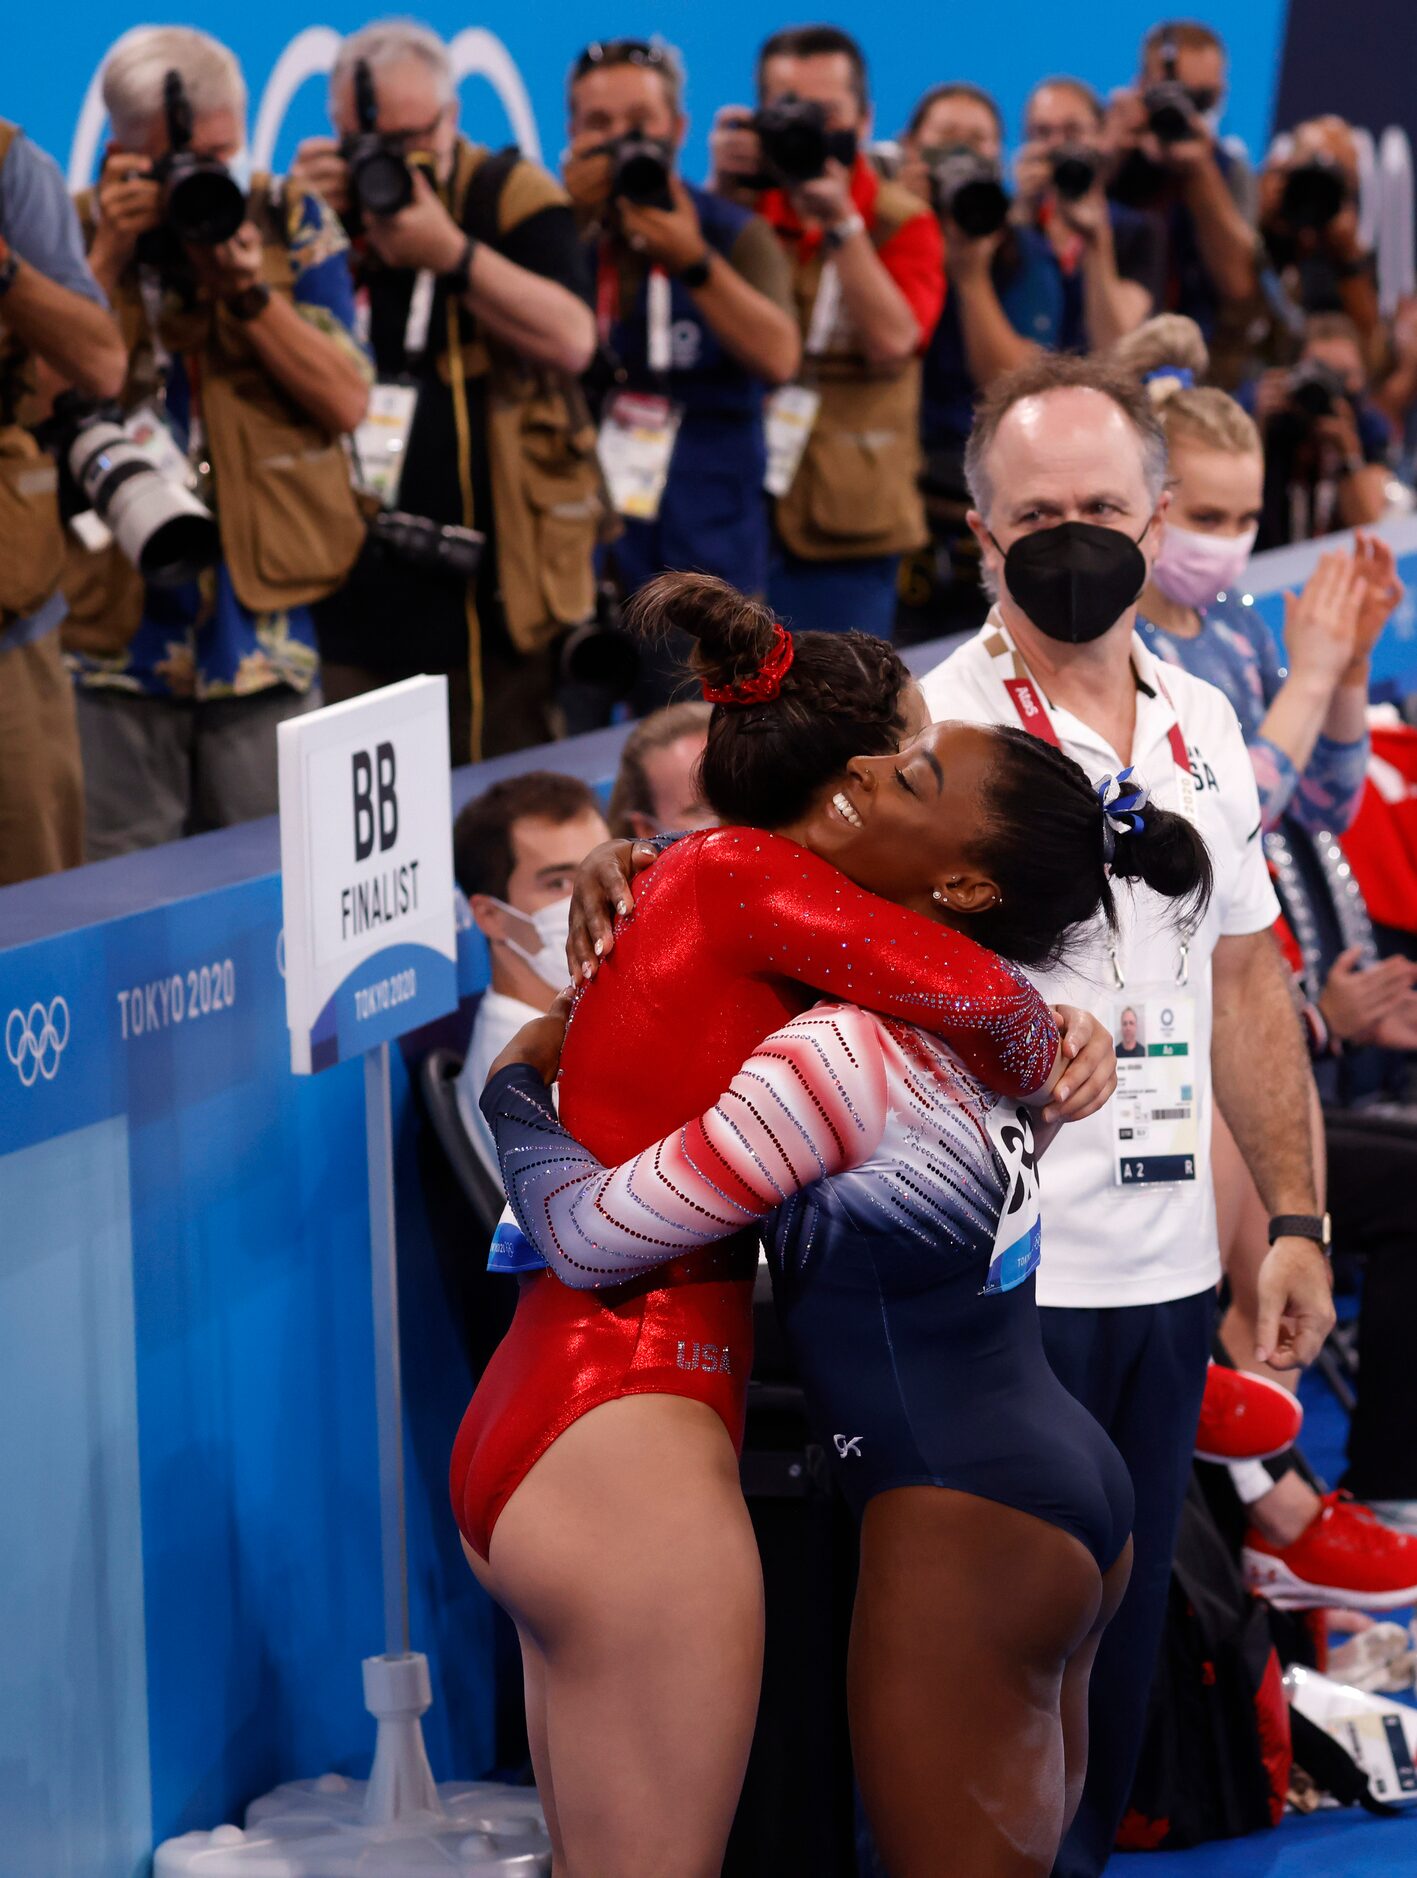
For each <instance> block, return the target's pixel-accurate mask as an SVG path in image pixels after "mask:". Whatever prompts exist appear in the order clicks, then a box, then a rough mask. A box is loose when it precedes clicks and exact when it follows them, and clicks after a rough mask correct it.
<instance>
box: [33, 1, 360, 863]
mask: <svg viewBox="0 0 1417 1878" xmlns="http://www.w3.org/2000/svg"><path fill="white" fill-rule="evenodd" d="M103 101H104V105H105V107H106V109H107V111H108V116H109V121H110V123H111V126H112V133H113V140H112V143H111V145H110V146H109V149H108V152H107V155H106V157H105V161H104V165H103V172H102V175H101V178H100V181H99V184H98V188H97V191H96V192H92V193H89V194H86V195H85V196H84V197H82V198H81V200H80V215H81V218H82V219H84V220H85V221H86V222H87V223H88V224H89V226H90V227H91V229H92V238H91V243H90V260H91V262H92V265H93V269H94V272H95V274H96V275H97V277H98V279H99V281H100V283H101V284H102V285H103V287H104V288H105V289H106V290H107V292H108V294H109V297H110V299H111V300H112V302H113V306H114V310H115V312H116V313H117V314H118V318H119V322H120V325H121V327H122V330H123V334H124V338H125V341H126V343H127V346H128V375H127V382H126V384H125V386H124V390H123V404H124V407H125V409H126V410H128V411H129V412H130V413H135V412H137V411H138V410H139V409H140V408H141V409H143V410H145V411H146V413H147V414H148V418H149V420H150V428H151V430H152V431H153V432H156V433H160V434H161V435H162V436H163V437H164V438H165V440H166V446H167V451H168V454H169V456H170V457H171V458H172V459H173V460H174V461H175V462H176V464H177V465H179V466H180V468H181V470H183V471H186V470H187V469H189V467H190V469H191V470H192V471H193V472H194V473H195V476H196V477H197V478H199V479H200V482H199V487H200V489H201V492H202V494H203V497H204V499H205V500H207V501H208V503H209V505H211V506H212V507H214V509H215V511H216V513H217V520H218V526H219V529H220V542H221V556H220V560H219V561H218V563H217V565H216V567H215V568H214V569H212V570H210V571H209V572H208V573H206V574H204V575H203V576H202V577H201V578H200V579H195V580H187V581H185V582H183V583H182V584H179V585H157V584H154V583H153V582H151V581H149V582H147V583H146V584H144V582H143V581H141V580H140V578H139V576H138V575H137V574H136V573H135V572H134V571H133V570H132V568H131V567H130V566H129V564H128V563H127V562H126V561H122V560H120V558H119V556H118V554H117V551H116V550H115V549H113V548H110V549H108V550H107V551H106V552H104V553H97V554H92V555H87V556H84V557H82V559H80V560H78V561H76V563H75V566H74V569H73V573H72V580H71V585H70V597H71V608H70V619H69V623H68V624H67V625H66V627H65V635H64V637H65V645H66V648H67V649H68V650H69V652H70V653H71V655H72V658H73V662H74V666H75V670H76V674H77V679H78V686H79V690H78V712H79V731H80V736H81V739H82V742H83V749H84V783H85V799H86V808H87V817H88V851H89V856H90V858H91V859H100V858H102V857H104V856H107V855H113V854H121V853H124V852H126V851H128V850H129V849H132V848H139V847H148V846H152V845H154V844H155V843H157V842H162V841H172V840H176V839H177V838H178V837H179V836H181V835H183V834H188V833H193V832H196V831H198V830H200V829H204V828H218V827H224V826H226V825H227V824H229V823H232V822H239V821H245V820H248V819H250V818H251V817H253V816H259V815H269V814H272V813H274V811H275V808H276V727H277V725H278V724H279V723H280V722H281V721H282V720H283V719H285V718H287V717H290V716H292V715H294V714H295V713H297V712H299V711H302V710H304V709H305V708H306V707H307V702H308V700H309V698H310V696H311V693H312V687H313V686H314V684H315V680H316V671H317V658H316V652H315V632H314V622H313V620H312V618H311V614H310V603H311V602H312V601H314V600H316V599H318V598H320V597H321V596H322V595H323V594H326V593H328V592H329V591H330V590H331V589H332V588H333V587H334V586H335V585H336V584H337V583H338V582H339V581H340V580H342V579H343V578H344V576H345V574H346V573H347V572H348V570H349V568H350V566H351V564H352V563H353V560H354V557H355V554H356V553H357V552H358V548H359V543H360V541H361V539H362V535H363V528H362V524H361V522H360V519H359V514H358V511H357V509H356V507H355V504H354V498H353V494H352V492H351V490H350V486H349V474H348V468H347V465H346V462H345V457H344V452H343V449H342V447H341V444H340V441H339V439H340V436H341V433H343V432H346V431H349V430H352V429H353V428H354V426H355V425H356V424H357V423H358V422H359V419H360V418H361V417H362V415H363V413H364V408H365V404H366V402H367V397H368V379H367V370H366V367H365V364H364V360H363V356H362V354H361V351H360V349H359V346H358V344H357V342H356V341H355V338H354V335H353V330H352V328H353V323H354V303H353V296H352V294H351V291H350V286H349V276H348V272H347V269H346V267H345V263H344V254H343V249H344V240H343V237H342V235H341V234H340V231H339V228H338V226H337V224H336V223H335V222H334V220H333V217H332V216H331V215H330V213H329V211H328V210H327V209H326V208H325V206H324V204H323V203H321V202H320V201H319V200H318V198H316V197H313V196H310V195H306V194H304V193H303V192H302V191H301V190H300V189H299V187H298V186H292V185H290V184H287V185H284V186H282V185H280V184H278V183H276V182H273V181H272V180H271V179H270V178H254V179H251V182H250V190H249V194H248V192H247V189H246V186H245V185H246V178H245V174H244V172H245V164H244V160H243V159H244V152H245V141H246V138H245V116H246V88H245V85H244V83H243V81H242V77H241V71H240V68H239V66H238V65H237V63H236V60H235V58H234V57H233V55H232V54H231V53H230V52H229V51H228V50H227V49H226V48H225V47H224V46H222V45H220V44H218V42H217V41H216V40H214V39H212V38H210V37H208V35H207V34H205V33H199V32H195V31H193V30H191V29H189V28H186V27H176V26H173V27H139V28H137V29H135V30H134V31H133V32H131V33H129V34H127V35H126V37H125V38H123V39H122V40H120V41H119V43H118V45H117V46H116V47H115V48H114V50H113V51H112V52H111V53H110V54H109V57H108V59H107V61H106V63H105V65H104V69H103Z"/></svg>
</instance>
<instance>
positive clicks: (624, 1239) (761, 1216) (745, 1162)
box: [482, 1007, 886, 1290]
mask: <svg viewBox="0 0 1417 1878" xmlns="http://www.w3.org/2000/svg"><path fill="white" fill-rule="evenodd" d="M538 1021H539V1022H540V1023H542V1024H543V1025H544V1024H545V1021H546V1020H544V1019H543V1020H538ZM527 1030H528V1031H531V1032H535V1030H536V1026H534V1025H528V1026H527ZM525 1035H526V1032H522V1033H519V1036H518V1037H516V1038H514V1039H513V1040H512V1042H511V1043H510V1044H509V1045H508V1047H507V1049H506V1050H505V1051H504V1052H503V1054H502V1055H501V1056H500V1057H499V1058H498V1060H497V1062H496V1063H494V1064H493V1066H492V1072H491V1074H490V1075H489V1077H488V1079H487V1086H486V1088H485V1089H484V1090H483V1092H482V1113H483V1114H484V1115H485V1116H486V1118H487V1125H488V1127H489V1128H490V1129H491V1130H492V1134H493V1137H494V1139H495V1140H496V1143H497V1155H498V1159H499V1160H500V1162H501V1166H502V1179H503V1183H504V1185H505V1187H506V1192H507V1198H508V1200H509V1202H510V1204H511V1208H512V1211H513V1213H514V1214H515V1215H516V1220H517V1224H518V1226H520V1228H521V1230H522V1232H523V1233H524V1234H525V1235H526V1237H527V1239H529V1240H530V1242H531V1243H532V1245H533V1246H534V1247H535V1248H536V1250H537V1251H538V1252H539V1253H540V1254H541V1256H542V1257H543V1258H544V1259H545V1260H546V1262H547V1264H548V1265H550V1266H551V1268H552V1270H553V1271H554V1272H555V1273H556V1275H557V1277H559V1278H560V1279H561V1280H562V1281H563V1282H564V1283H565V1284H568V1285H571V1286H573V1287H574V1288H576V1289H577V1290H590V1289H593V1288H595V1287H597V1286H600V1285H616V1284H624V1283H625V1282H626V1281H627V1280H628V1279H631V1278H634V1277H636V1276H638V1275H639V1274H640V1273H641V1272H645V1271H649V1270H652V1269H653V1267H655V1266H656V1265H662V1264H663V1263H665V1261H666V1260H669V1259H674V1258H681V1257H682V1256H683V1255H684V1254H685V1253H688V1252H694V1251H697V1250H699V1249H700V1248H701V1247H703V1246H706V1245H712V1244H713V1243H714V1242H715V1241H717V1240H719V1239H726V1238H728V1237H730V1236H731V1235H732V1234H734V1233H737V1232H741V1231H742V1230H743V1229H744V1228H745V1227H751V1226H756V1225H760V1224H761V1223H762V1221H763V1220H765V1219H767V1218H768V1216H769V1215H770V1214H771V1213H772V1212H773V1211H774V1210H775V1209H776V1208H777V1207H778V1206H780V1205H781V1204H782V1202H783V1201H784V1200H787V1199H789V1198H790V1197H791V1196H792V1195H793V1194H796V1193H800V1192H801V1191H802V1190H803V1188H805V1187H809V1186H811V1185H812V1184H813V1183H814V1182H815V1181H818V1180H822V1179H825V1178H827V1177H828V1176H830V1175H832V1174H836V1173H840V1172H841V1171H842V1170H843V1169H844V1168H847V1167H855V1166H858V1165H859V1164H860V1163H861V1162H862V1161H863V1160H865V1159H866V1157H867V1155H869V1154H870V1153H871V1151H872V1150H873V1149H874V1148H875V1147H876V1146H877V1145H878V1143H879V1142H880V1139H881V1134H882V1131H883V1129H884V1127H885V1114H886V1093H885V1091H886V1083H885V1062H884V1057H883V1055H882V1051H881V1045H880V1033H879V1031H878V1029H877V1026H876V1024H875V1022H874V1021H873V1020H872V1019H871V1018H870V1017H868V1016H867V1015H866V1014H865V1013H864V1012H862V1011H857V1010H852V1009H849V1008H841V1007H832V1008H830V1009H825V1010H820V1011H808V1012H805V1013H804V1014H803V1015H802V1016H801V1017H798V1018H794V1019H793V1021H792V1022H791V1023H790V1024H786V1025H784V1026H783V1027H782V1029H780V1030H778V1031H775V1032H774V1033H773V1035H772V1036H771V1037H768V1038H767V1039H766V1040H765V1041H764V1042H763V1043H761V1044H759V1046H758V1048H757V1049H756V1050H755V1051H754V1052H753V1054H752V1056H750V1057H749V1058H748V1060H747V1062H746V1063H745V1064H744V1065H743V1067H742V1069H741V1070H739V1072H738V1074H737V1075H736V1076H735V1077H734V1078H733V1081H732V1083H731V1084H730V1085H729V1088H728V1090H727V1091H726V1093H725V1094H724V1095H723V1096H721V1097H720V1098H719V1100H718V1101H717V1102H716V1103H715V1104H714V1106H713V1107H712V1108H711V1109H709V1110H708V1111H707V1113H706V1114H704V1115H701V1116H699V1117H698V1118H697V1119H696V1120H694V1121H691V1122H687V1123H685V1124H684V1126H683V1127H682V1128H676V1129H675V1130H673V1132H672V1133H670V1134H668V1135H666V1136H665V1137H664V1138H663V1140H661V1141H657V1142H655V1143H654V1144H653V1145H652V1146H651V1147H648V1148H646V1149H644V1150H643V1151H642V1152H641V1153H639V1154H636V1155H634V1156H633V1157H632V1158H631V1159H630V1160H627V1161H624V1162H622V1163H621V1164H620V1165H619V1166H618V1167H612V1168H606V1167H604V1166H602V1164H601V1163H600V1162H599V1161H597V1160H596V1159H595V1157H594V1155H592V1154H591V1153H589V1151H588V1150H587V1149H585V1148H583V1147H582V1146H581V1145H580V1143H579V1142H577V1141H576V1140H575V1139H574V1138H573V1137H572V1136H571V1135H570V1134H569V1133H568V1132H567V1131H566V1129H565V1128H564V1127H563V1126H562V1125H561V1122H560V1120H559V1119H558V1117H557V1115H556V1111H555V1108H554V1107H553V1105H552V1101H551V1091H550V1089H549V1088H548V1087H547V1082H546V1074H547V1067H548V1066H547V1063H546V1061H545V1055H544V1052H543V1053H542V1054H541V1056H540V1058H538V1052H537V1049H536V1047H535V1044H534V1043H533V1045H532V1046H530V1047H528V1046H523V1045H522V1042H521V1038H522V1037H523V1036H525ZM528 1056H530V1057H531V1058H532V1059H533V1060H531V1061H528V1060H527V1057H528ZM552 1070H553V1073H554V1062H553V1064H552Z"/></svg>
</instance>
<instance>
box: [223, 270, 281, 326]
mask: <svg viewBox="0 0 1417 1878" xmlns="http://www.w3.org/2000/svg"><path fill="white" fill-rule="evenodd" d="M270 303H271V290H270V288H269V287H268V286H267V285H266V283H265V281H263V280H256V281H252V283H251V285H250V286H249V287H243V288H242V289H241V291H240V293H229V294H228V295H227V296H226V310H227V312H228V313H230V314H232V315H233V316H234V317H235V318H236V319H239V320H240V321H241V323H242V325H243V326H244V325H245V324H246V322H247V321H248V320H253V319H257V318H258V317H259V316H260V315H261V314H262V313H264V312H265V310H266V308H267V307H268V306H269V305H270Z"/></svg>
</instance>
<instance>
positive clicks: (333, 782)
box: [278, 678, 458, 1826]
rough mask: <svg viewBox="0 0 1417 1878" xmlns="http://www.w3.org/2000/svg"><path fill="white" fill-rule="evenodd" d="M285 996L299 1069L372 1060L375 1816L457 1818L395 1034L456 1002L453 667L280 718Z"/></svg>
mask: <svg viewBox="0 0 1417 1878" xmlns="http://www.w3.org/2000/svg"><path fill="white" fill-rule="evenodd" d="M278 737H279V749H280V857H281V884H282V889H283V893H284V907H285V1001H286V1016H287V1019H288V1021H289V1024H290V1054H291V1067H292V1069H293V1070H294V1071H295V1072H296V1074H297V1075H310V1074H312V1073H314V1072H317V1071H319V1070H323V1069H329V1068H331V1067H332V1066H333V1065H334V1064H336V1063H342V1062H345V1061H347V1060H348V1059H349V1058H350V1057H352V1056H356V1055H362V1056H363V1058H364V1115H365V1124H366V1136H367V1144H368V1156H369V1236H370V1247H371V1252H372V1269H373V1280H374V1363H375V1380H376V1384H377V1401H378V1428H379V1510H380V1525H381V1538H382V1550H383V1572H384V1654H383V1656H376V1657H369V1658H366V1660H365V1663H364V1698H365V1701H366V1703H367V1704H368V1706H369V1709H370V1711H371V1713H372V1714H374V1715H375V1716H376V1717H377V1718H378V1722H379V1733H378V1742H377V1746H376V1748H375V1753H374V1767H373V1771H372V1773H371V1774H370V1778H369V1786H368V1790H367V1792H366V1794H365V1800H364V1807H363V1816H364V1822H365V1824H366V1825H369V1826H387V1825H389V1824H390V1823H392V1822H393V1821H395V1820H399V1819H412V1818H413V1817H414V1816H415V1815H418V1814H422V1815H423V1819H424V1821H425V1822H426V1820H427V1817H428V1815H429V1814H430V1813H432V1814H435V1815H437V1814H441V1813H442V1811H443V1808H442V1804H441V1802H440V1800H439V1797H438V1789H437V1787H436V1786H435V1785H434V1782H433V1776H432V1773H431V1771H430V1769H429V1766H428V1757H427V1755H426V1753H425V1752H424V1747H423V1731H422V1727H421V1723H420V1720H419V1718H420V1717H421V1716H422V1715H423V1714H424V1712H425V1711H426V1710H427V1708H428V1705H429V1701H430V1699H431V1694H430V1683H429V1676H428V1660H427V1658H426V1657H424V1656H422V1655H421V1654H418V1653H411V1652H410V1650H409V1647H408V1646H409V1637H408V1561H407V1555H406V1535H405V1530H404V1484H403V1410H402V1395H401V1389H400V1378H399V1318H398V1255H397V1244H396V1240H395V1231H394V1164H393V1132H392V1125H391V1119H390V1106H389V1043H390V1040H391V1039H393V1038H396V1037H399V1036H401V1035H402V1034H403V1033H404V1032H405V1031H408V1030H413V1029H416V1028H417V1027H418V1025H420V1024H425V1023H427V1022H429V1021H430V1019H432V1018H435V1017H441V1016H442V1015H443V1014H444V1013H445V1012H447V1011H451V1010H453V1009H454V1008H455V1007H456V1005H457V1001H458V990H457V963H456V944H457V942H456V937H455V931H454V917H453V854H452V794H451V787H450V777H449V765H448V704H447V680H446V679H445V678H409V679H406V680H405V681H404V682H403V683H402V684H398V685H390V686H388V687H387V688H386V689H385V690H383V691H377V692H372V693H370V694H369V695H368V696H367V697H363V698H355V699H351V700H350V702H349V703H347V704H336V705H331V706H330V707H329V708H328V709H326V710H323V711H314V712H311V713H309V714H308V715H307V716H303V717H296V718H291V719H289V720H288V721H287V722H285V723H284V724H282V725H281V726H280V730H279V733H278Z"/></svg>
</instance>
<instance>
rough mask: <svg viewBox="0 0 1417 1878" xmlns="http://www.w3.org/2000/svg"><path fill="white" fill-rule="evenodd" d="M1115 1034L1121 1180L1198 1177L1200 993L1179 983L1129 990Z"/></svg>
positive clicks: (1130, 1183) (1140, 1182) (1115, 1018)
mask: <svg viewBox="0 0 1417 1878" xmlns="http://www.w3.org/2000/svg"><path fill="white" fill-rule="evenodd" d="M1112 1036H1113V1039H1114V1041H1115V1043H1116V1046H1117V1093H1116V1095H1115V1096H1113V1098H1112V1104H1111V1113H1112V1134H1113V1142H1114V1149H1115V1167H1116V1175H1115V1179H1116V1184H1117V1185H1118V1186H1119V1187H1142V1186H1157V1185H1161V1184H1164V1183H1166V1182H1170V1181H1182V1180H1194V1179H1195V1177H1196V1158H1197V1148H1198V1145H1199V1141H1200V1131H1199V1122H1198V1116H1197V1106H1198V1105H1197V1070H1198V1065H1197V1063H1196V1059H1195V1039H1196V1001H1195V999H1194V998H1193V997H1191V996H1190V995H1189V993H1187V992H1185V991H1182V990H1180V989H1178V988H1177V987H1176V986H1175V985H1166V986H1157V987H1155V988H1152V989H1148V988H1147V987H1145V986H1143V987H1140V988H1138V989H1137V990H1136V991H1128V992H1127V993H1126V995H1125V996H1124V997H1120V998H1119V999H1118V1001H1117V1003H1116V1005H1115V1006H1114V1008H1113V1011H1112Z"/></svg>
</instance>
